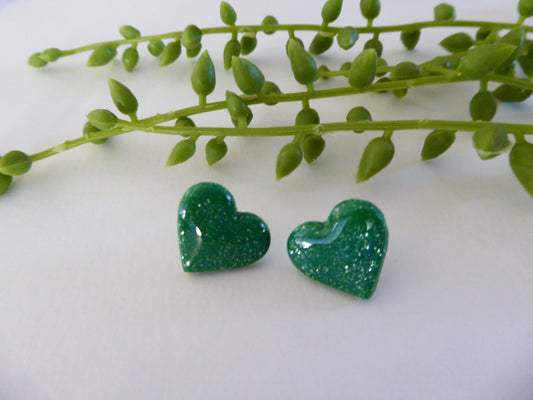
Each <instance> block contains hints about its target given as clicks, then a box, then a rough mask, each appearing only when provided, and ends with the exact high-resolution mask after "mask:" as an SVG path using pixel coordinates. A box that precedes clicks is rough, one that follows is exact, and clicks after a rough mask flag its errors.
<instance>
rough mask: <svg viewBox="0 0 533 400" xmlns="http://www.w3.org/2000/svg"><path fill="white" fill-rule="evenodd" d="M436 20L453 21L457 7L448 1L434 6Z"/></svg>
mask: <svg viewBox="0 0 533 400" xmlns="http://www.w3.org/2000/svg"><path fill="white" fill-rule="evenodd" d="M433 15H434V16H435V21H453V20H454V19H455V8H453V6H451V5H450V4H448V3H440V4H439V5H437V6H435V8H433Z"/></svg>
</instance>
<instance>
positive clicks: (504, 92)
mask: <svg viewBox="0 0 533 400" xmlns="http://www.w3.org/2000/svg"><path fill="white" fill-rule="evenodd" d="M527 83H529V80H528V81H527ZM531 93H533V92H531V90H528V89H524V88H521V87H516V86H511V85H505V84H503V85H500V86H498V87H497V88H496V89H494V91H493V92H492V94H493V95H494V97H496V99H498V100H500V101H503V102H505V103H520V102H522V101H525V100H527V99H528V98H529V96H531Z"/></svg>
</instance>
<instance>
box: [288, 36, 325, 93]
mask: <svg viewBox="0 0 533 400" xmlns="http://www.w3.org/2000/svg"><path fill="white" fill-rule="evenodd" d="M288 55H289V60H290V62H291V68H292V72H293V74H294V78H295V79H296V81H298V83H301V84H302V85H308V84H310V83H313V82H314V81H316V80H317V79H318V68H317V66H316V61H315V59H314V58H313V56H312V55H311V54H309V53H308V52H307V51H305V49H304V48H303V47H302V46H300V44H299V43H298V42H297V41H296V40H295V39H289V46H288Z"/></svg>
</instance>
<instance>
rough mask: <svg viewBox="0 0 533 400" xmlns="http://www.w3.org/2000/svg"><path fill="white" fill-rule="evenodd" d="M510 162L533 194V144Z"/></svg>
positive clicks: (521, 146)
mask: <svg viewBox="0 0 533 400" xmlns="http://www.w3.org/2000/svg"><path fill="white" fill-rule="evenodd" d="M509 164H510V165H511V169H512V170H513V173H514V175H515V176H516V178H517V179H518V181H519V182H520V183H521V184H522V186H523V187H524V189H526V191H527V192H528V193H529V195H530V196H533V144H531V143H528V142H519V143H516V144H515V145H514V146H513V148H512V149H511V153H510V154H509ZM0 193H1V188H0Z"/></svg>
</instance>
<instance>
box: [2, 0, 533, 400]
mask: <svg viewBox="0 0 533 400" xmlns="http://www.w3.org/2000/svg"><path fill="white" fill-rule="evenodd" d="M345 3H346V4H345V10H344V12H343V15H342V16H341V19H340V20H339V22H338V24H339V25H345V24H352V25H361V24H362V23H363V21H362V18H361V17H360V16H359V14H358V10H357V5H356V4H355V3H357V2H355V1H353V0H352V1H346V2H345ZM455 3H457V4H456V7H457V14H458V17H459V18H462V19H474V18H478V19H479V18H483V19H489V20H505V21H514V20H515V18H516V14H515V13H516V12H515V7H516V6H515V2H514V1H513V2H507V1H503V0H498V1H497V0H492V1H485V2H483V4H480V2H475V1H463V2H455ZM509 3H512V4H509ZM232 4H233V5H234V7H235V8H236V9H237V12H238V15H239V19H238V21H239V22H241V23H258V22H260V21H261V19H262V18H263V17H264V16H265V15H266V14H269V13H271V14H274V15H275V16H277V17H278V19H279V21H280V22H281V23H296V22H311V23H317V22H319V18H320V17H319V16H320V9H321V2H319V1H313V2H307V3H306V4H305V5H304V2H302V1H297V0H283V1H281V0H271V1H269V2H253V3H252V2H245V1H242V0H241V1H236V0H233V1H232ZM434 5H435V4H434V3H433V2H429V1H423V0H416V1H415V0H412V1H401V2H399V1H398V2H396V1H393V0H383V7H382V15H381V16H380V18H379V20H378V21H377V24H380V25H383V24H390V23H399V22H409V21H416V20H427V19H431V18H432V8H433V6H434ZM125 23H130V24H133V25H134V26H136V27H138V28H139V29H140V30H141V31H142V32H143V33H145V34H154V33H159V32H161V33H162V32H167V31H173V30H179V29H182V28H183V27H184V26H185V25H187V24H189V23H196V24H198V25H199V26H201V27H207V26H218V25H220V22H219V21H218V1H205V0H204V1H196V2H186V1H180V0H178V1H175V0H174V1H166V0H153V1H151V2H150V5H148V3H147V2H143V1H140V0H130V1H120V0H105V1H104V0H92V1H90V2H89V1H87V2H85V1H84V2H71V1H67V0H49V1H46V2H42V1H36V0H12V1H7V2H6V1H4V2H0V34H1V37H2V38H3V40H2V42H1V44H0V49H1V51H0V54H2V61H1V63H0V72H1V73H0V88H1V94H0V110H1V118H2V128H1V130H0V146H1V151H2V152H7V151H9V150H12V149H20V150H23V151H26V152H28V153H33V152H36V151H40V150H42V149H44V148H47V147H50V146H52V145H55V144H58V143H60V142H62V141H63V140H65V139H67V138H75V137H77V136H79V134H80V132H81V126H82V125H83V122H84V115H85V114H86V113H87V112H88V111H90V110H91V109H94V108H100V107H106V108H111V107H112V103H111V100H110V98H109V95H108V93H107V83H106V78H107V77H109V76H111V77H114V78H116V79H118V80H120V81H122V82H124V83H126V84H127V85H128V86H129V87H130V88H131V89H132V90H133V91H134V93H135V94H136V95H137V97H138V99H139V101H140V116H141V117H144V116H149V115H152V114H154V113H156V112H163V111H167V110H172V109H179V108H182V107H186V106H189V105H192V104H194V103H195V102H196V101H197V100H196V97H195V96H194V93H193V91H192V89H191V88H190V84H189V73H190V71H191V68H192V66H193V63H192V62H191V61H190V60H186V59H184V58H180V60H179V61H178V62H177V63H176V64H174V65H172V66H169V67H167V68H164V69H159V68H158V67H157V65H156V62H155V61H154V60H153V59H152V58H151V56H149V55H148V54H147V52H146V51H145V49H144V46H143V47H142V50H141V62H140V65H139V68H138V70H136V71H135V72H134V73H132V74H127V73H125V72H124V71H123V70H122V68H121V66H120V64H119V63H118V61H117V62H114V63H112V64H111V65H109V66H106V67H103V68H98V69H87V68H85V67H84V64H85V60H86V57H87V55H86V54H84V55H79V56H75V57H71V58H69V59H65V60H63V61H61V62H59V63H57V64H55V65H51V66H50V67H49V68H46V69H43V70H34V69H31V68H30V67H27V66H26V58H27V56H28V54H30V53H32V52H34V51H38V50H42V49H45V48H47V47H51V46H58V47H61V48H72V47H76V46H78V45H82V44H86V43H91V42H94V41H100V40H106V39H111V38H115V37H117V36H118V34H117V33H116V29H117V27H118V26H120V25H122V24H125ZM447 32H448V31H447V30H444V29H439V30H432V31H429V30H428V31H424V32H423V34H422V38H421V41H420V44H419V46H418V48H417V50H416V51H414V52H412V53H406V52H405V51H404V50H403V49H402V46H401V44H400V42H399V38H398V34H389V35H386V36H384V37H383V40H384V42H385V45H386V50H385V55H386V57H387V59H388V60H389V62H390V63H395V62H397V61H399V60H403V59H405V58H407V59H411V60H415V61H420V60H424V59H426V58H428V57H430V56H434V55H437V54H439V53H440V50H439V49H438V47H437V46H436V45H435V43H436V42H437V41H438V40H440V39H441V38H443V37H444V36H445V35H446V34H447ZM299 36H301V37H303V38H305V39H306V41H308V40H309V38H310V36H308V35H303V34H302V35H299ZM365 38H368V36H365V37H364V38H363V39H362V40H360V42H359V44H358V45H357V46H356V47H355V48H354V49H352V50H350V51H349V52H348V53H343V52H340V51H335V52H333V53H331V54H330V55H327V56H325V57H321V61H320V62H321V63H327V64H328V65H330V66H331V67H338V66H340V64H342V62H344V61H346V60H348V59H351V58H353V57H354V56H355V55H356V54H357V53H358V51H360V48H361V46H362V43H363V42H364V40H366V39H365ZM225 39H226V37H219V38H214V37H206V38H205V40H204V43H205V46H206V48H208V49H210V52H211V54H212V56H213V59H215V60H216V68H217V71H218V76H217V79H218V84H217V89H216V92H215V93H214V94H213V95H212V96H210V98H209V99H210V100H216V99H221V98H223V94H224V91H225V90H226V88H232V89H233V90H235V84H234V83H233V81H232V77H231V74H224V73H222V65H221V62H220V59H221V51H220V49H221V46H222V43H223V42H224V40H225ZM284 42H285V35H283V34H277V35H274V36H268V37H265V36H264V35H259V46H258V49H257V50H256V52H254V53H253V54H252V55H251V56H250V59H251V60H252V61H254V62H256V63H257V64H258V65H260V66H261V67H262V69H263V70H264V72H265V74H266V76H267V79H270V80H274V81H276V82H277V83H278V84H279V85H280V86H281V87H282V90H283V91H285V92H288V91H291V90H299V89H300V87H299V85H297V84H296V83H295V82H294V80H293V79H292V78H291V74H290V70H289V66H288V62H287V61H286V59H285V58H284V50H283V43H284ZM329 82H331V81H329ZM328 85H331V84H330V83H328V82H324V83H319V84H318V86H319V87H325V86H328ZM475 91H476V86H475V85H455V86H453V87H428V88H420V89H415V90H412V91H411V92H410V93H409V95H408V96H407V97H406V98H404V99H402V100H398V99H395V98H393V97H392V96H391V95H368V96H360V97H346V98H340V99H335V100H327V101H312V105H313V107H315V108H317V109H318V110H319V111H320V114H321V116H322V120H323V121H325V122H327V121H336V120H342V119H343V118H344V116H345V114H346V112H347V111H348V110H349V109H350V108H351V107H353V106H355V105H365V106H367V107H368V108H369V109H370V110H371V112H372V114H373V116H374V119H403V118H437V117H438V118H449V119H468V102H469V99H470V97H471V96H472V95H473V94H474V93H475ZM532 108H533V103H532V101H531V100H530V101H528V102H526V103H525V104H522V105H520V106H515V107H511V106H501V108H500V110H499V111H498V114H497V116H496V120H502V121H503V120H513V121H524V122H531V119H530V118H529V117H528V116H530V115H531V109H532ZM297 110H298V106H297V105H283V106H278V107H274V108H266V107H254V113H255V119H254V122H253V124H254V125H255V126H266V125H268V124H271V123H276V124H280V125H281V124H291V123H292V121H293V118H294V115H295V113H296V112H297ZM195 120H196V122H197V124H199V125H214V126H216V125H228V123H229V118H227V116H226V114H225V113H224V112H217V113H212V114H206V115H204V116H201V117H196V118H195ZM424 135H425V132H403V133H397V134H396V135H395V136H394V141H395V144H396V149H397V155H396V157H395V159H394V161H393V162H392V164H391V165H390V166H389V167H388V168H387V169H386V170H385V171H383V172H382V173H380V174H379V175H378V176H376V177H375V178H374V179H372V180H370V181H369V182H367V183H364V184H361V185H356V184H355V183H354V173H355V169H356V166H357V163H358V160H359V158H360V156H361V153H362V149H363V148H364V145H365V144H366V143H367V141H368V140H369V139H370V138H371V137H373V136H374V134H368V133H367V134H364V135H361V136H358V135H354V134H351V133H336V134H332V135H330V136H328V138H327V142H328V146H327V148H326V151H325V153H324V155H323V157H322V158H321V159H320V160H319V161H318V162H317V163H316V165H313V166H302V167H301V168H299V170H297V171H296V172H295V173H294V174H293V175H292V176H290V177H289V178H287V179H284V180H282V181H280V182H276V181H275V179H274V164H275V158H276V154H277V152H278V150H279V148H280V147H281V146H282V144H284V143H285V142H286V140H287V139H231V140H228V144H229V154H228V155H227V158H226V159H225V160H223V162H221V163H220V165H218V166H217V167H215V168H208V167H207V166H206V165H205V161H204V160H203V155H202V152H203V148H202V146H201V144H202V143H204V140H200V141H199V144H200V146H199V153H198V154H197V156H196V157H195V158H194V159H193V160H192V161H190V162H188V163H186V164H185V165H183V166H179V167H175V168H165V167H164V165H165V162H166V158H167V155H168V152H169V151H170V149H171V148H172V146H173V144H174V142H175V139H174V138H172V137H162V136H157V135H156V136H149V135H147V134H142V133H134V134H129V135H125V136H123V137H119V138H115V139H113V140H112V141H110V143H109V145H106V146H104V147H101V146H83V147H81V148H78V149H74V150H71V151H68V152H66V153H64V154H62V155H58V156H55V157H52V158H50V159H47V160H44V161H41V162H38V163H36V164H35V165H34V168H33V169H32V171H31V173H29V174H28V175H26V176H24V177H22V178H21V179H17V180H16V183H15V184H14V185H13V187H12V188H11V189H12V190H10V191H9V193H7V194H6V195H5V196H3V197H2V198H1V199H0V260H1V261H0V399H2V400H24V399H32V400H41V399H287V398H292V399H325V398H334V399H354V398H358V399H428V398H431V399H452V398H453V399H484V400H491V399H494V400H496V399H516V400H518V399H531V398H533V307H532V305H533V265H532V264H533V263H532V262H531V260H532V256H533V249H532V242H531V240H532V237H533V235H531V231H532V227H533V202H532V200H531V198H529V197H528V195H527V194H526V193H525V192H524V191H523V190H522V188H521V187H520V186H519V184H518V183H517V182H516V180H515V179H514V177H513V176H512V173H511V171H510V169H509V167H508V165H507V157H506V156H502V157H499V158H497V159H494V160H491V161H486V162H482V161H480V160H479V159H478V157H477V155H476V154H475V152H474V151H473V150H472V148H471V142H470V140H471V139H470V135H469V134H459V135H458V136H459V137H458V140H457V142H456V144H455V145H454V147H453V148H452V149H451V150H450V151H449V153H447V154H446V155H445V156H443V157H442V159H439V160H437V161H435V162H432V163H429V164H425V165H423V164H422V163H421V162H420V161H419V151H420V147H421V145H422V143H423V138H424ZM200 181H215V182H219V183H221V184H223V185H225V186H226V187H227V188H228V189H229V190H230V191H232V193H233V194H234V195H235V198H236V201H237V206H238V207H239V209H240V210H246V211H252V212H255V213H257V214H259V215H260V216H261V217H262V218H263V219H264V220H265V221H266V222H267V224H268V225H269V226H270V229H271V234H272V244H271V248H270V250H269V252H268V253H267V255H266V256H265V258H264V259H263V260H262V261H260V262H259V263H258V264H257V265H254V266H251V267H249V268H245V269H242V270H239V271H233V272H227V273H216V274H207V275H202V276H198V275H187V274H184V273H183V272H182V270H181V266H180V264H179V258H178V249H177V238H176V226H175V225H176V210H177V206H178V202H179V200H180V198H181V196H182V195H183V193H184V192H185V190H186V189H187V188H188V187H190V186H191V185H193V184H195V183H197V182H200ZM352 197H357V198H363V199H367V200H370V201H372V202H374V203H375V204H377V205H378V206H379V207H380V208H381V209H382V210H383V212H384V214H385V217H386V219H387V222H388V225H389V229H390V242H389V252H388V255H387V257H386V262H385V265H384V267H383V271H382V274H381V280H380V283H379V286H378V289H377V291H376V293H375V295H374V296H373V297H372V299H371V300H369V301H362V300H358V299H356V298H353V297H350V296H348V295H345V294H342V293H341V292H338V291H335V290H333V289H329V288H327V287H325V286H323V285H320V284H318V283H315V282H314V281H311V280H310V279H308V278H306V277H304V276H303V275H302V274H300V273H299V272H298V271H297V270H296V269H294V268H293V267H292V266H291V263H290V261H289V259H288V257H287V255H286V251H285V242H286V238H287V237H288V235H289V233H290V231H291V230H292V229H293V228H294V227H296V226H297V225H299V224H300V223H302V222H304V221H306V220H323V219H325V218H326V217H327V215H328V213H329V211H330V210H331V208H332V207H333V206H334V205H335V204H337V203H338V202H340V201H342V200H345V199H347V198H352Z"/></svg>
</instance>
